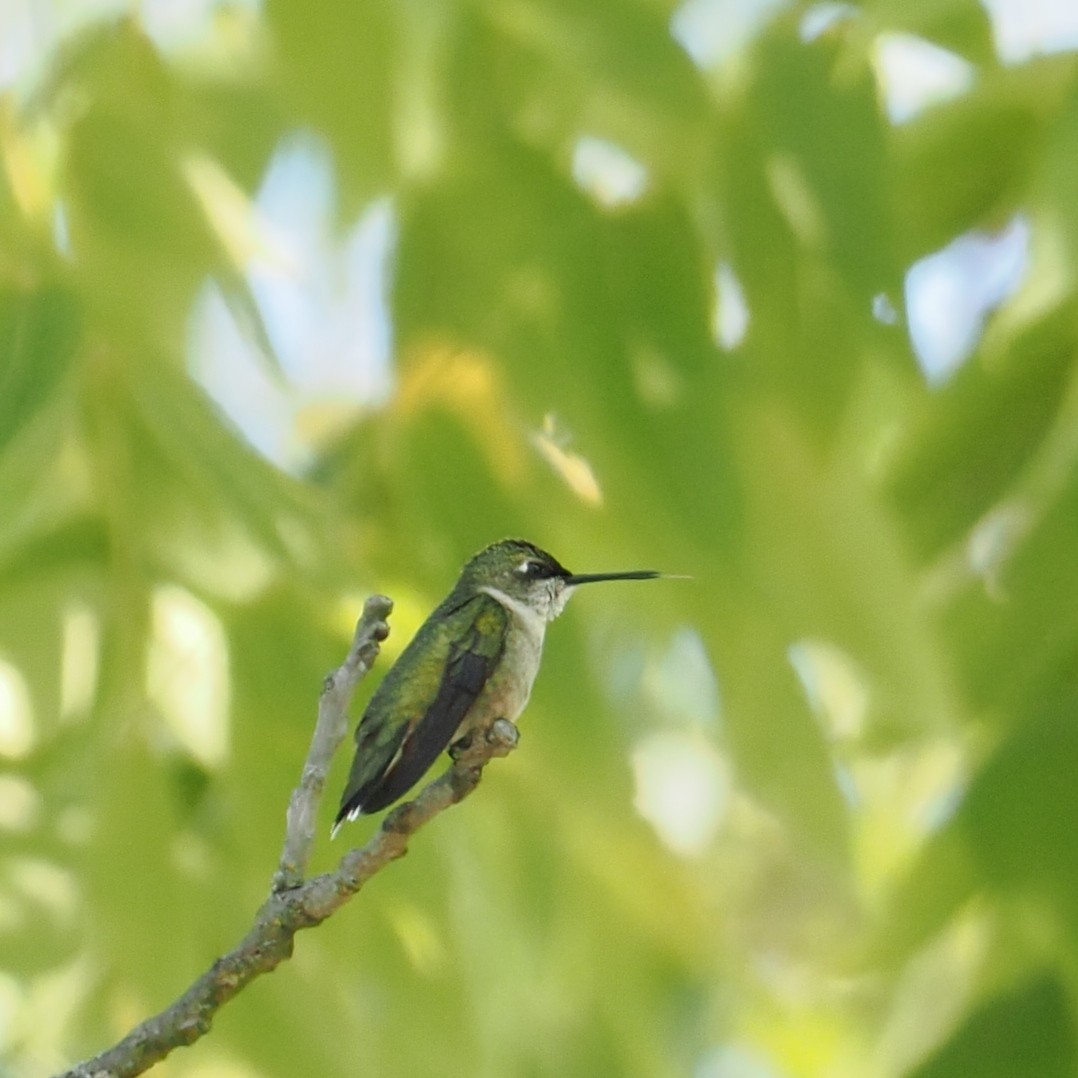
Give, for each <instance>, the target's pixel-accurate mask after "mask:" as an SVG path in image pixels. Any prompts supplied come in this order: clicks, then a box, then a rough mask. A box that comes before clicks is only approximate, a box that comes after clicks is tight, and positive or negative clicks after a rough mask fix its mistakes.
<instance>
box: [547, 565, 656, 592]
mask: <svg viewBox="0 0 1078 1078" xmlns="http://www.w3.org/2000/svg"><path fill="white" fill-rule="evenodd" d="M663 575H664V574H663V573H658V572H656V571H655V570H654V569H633V570H631V571H630V572H627V573H570V574H569V576H567V577H565V578H564V579H565V583H566V584H568V585H569V586H570V587H572V588H575V587H576V586H577V584H594V583H596V581H599V580H657V579H658V578H659V577H661V576H663Z"/></svg>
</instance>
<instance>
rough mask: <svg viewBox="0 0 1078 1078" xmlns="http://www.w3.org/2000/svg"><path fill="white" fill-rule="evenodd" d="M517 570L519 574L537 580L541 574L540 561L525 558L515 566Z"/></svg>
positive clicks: (541, 566)
mask: <svg viewBox="0 0 1078 1078" xmlns="http://www.w3.org/2000/svg"><path fill="white" fill-rule="evenodd" d="M517 572H518V573H520V575H521V576H526V577H531V579H532V580H537V579H538V578H539V577H541V576H542V575H543V565H542V562H538V561H532V559H531V558H527V559H525V560H524V561H522V562H521V563H520V564H519V565H518V566H517Z"/></svg>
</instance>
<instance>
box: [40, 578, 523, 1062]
mask: <svg viewBox="0 0 1078 1078" xmlns="http://www.w3.org/2000/svg"><path fill="white" fill-rule="evenodd" d="M392 607H393V604H392V602H390V600H389V599H387V598H386V597H385V596H382V595H376V596H372V597H371V598H370V599H368V600H367V602H366V604H365V606H364V609H363V616H362V617H361V618H360V620H359V624H358V625H357V626H356V633H355V637H354V639H353V642H352V647H351V649H350V650H349V652H348V657H347V658H346V659H345V661H344V662H343V663H342V664H341V666H340V667H339V668H338V669H337V670H336V671H334V673H332V674H331V675H330V676H329V677H328V678H326V681H325V684H324V685H323V687H322V696H321V699H320V701H319V708H318V722H317V725H316V727H315V732H314V736H313V738H312V740H311V748H310V751H309V753H308V755H307V760H306V763H305V764H304V767H303V774H302V776H301V778H300V782H299V785H298V786H297V787H296V789H295V791H294V792H293V794H292V797H291V800H290V803H289V806H288V822H287V827H286V834H285V842H284V849H283V850H282V853H281V861H280V866H279V867H278V869H277V872H276V873H275V875H274V877H273V883H272V886H271V889H270V894H269V897H268V898H267V899H266V901H265V903H264V904H263V906H262V908H261V909H260V910H259V911H258V913H257V914H256V916H255V921H254V925H253V926H252V927H251V930H250V931H249V932H248V933H247V935H246V936H244V938H243V939H242V940H241V941H240V942H239V944H238V945H237V946H236V947H234V948H233V949H232V950H231V951H229V952H228V953H227V954H225V955H222V956H221V957H220V958H218V959H217V960H216V961H215V962H214V963H213V965H212V966H211V967H210V968H209V969H208V970H207V971H206V972H205V973H203V974H202V976H201V977H199V978H198V980H196V981H195V982H194V984H192V985H191V987H190V988H188V989H187V991H186V992H184V994H183V995H182V996H180V998H179V999H177V1000H176V1002H175V1003H173V1004H172V1005H171V1006H169V1007H166V1008H165V1010H163V1011H161V1012H160V1013H159V1014H156V1015H154V1016H153V1017H152V1018H148V1019H146V1021H144V1022H143V1023H142V1024H141V1025H139V1026H137V1027H136V1028H135V1029H133V1030H132V1031H131V1032H130V1033H129V1034H128V1035H127V1036H126V1037H124V1038H123V1040H121V1041H120V1042H119V1043H118V1044H115V1045H114V1046H113V1047H111V1048H108V1049H106V1050H105V1051H104V1052H102V1053H101V1054H100V1055H97V1056H95V1057H94V1058H93V1059H88V1060H86V1061H84V1062H82V1063H79V1064H77V1065H76V1066H74V1067H72V1068H71V1070H68V1071H65V1072H64V1073H63V1074H62V1075H59V1076H57V1078H130V1076H132V1075H136V1074H142V1073H143V1072H144V1071H146V1070H148V1069H149V1068H150V1067H152V1066H153V1065H154V1064H155V1063H158V1062H160V1061H161V1060H162V1059H164V1058H165V1056H167V1055H168V1054H169V1052H171V1051H172V1050H173V1049H174V1048H178V1047H180V1046H181V1045H185V1044H192V1043H193V1042H194V1041H197V1040H198V1039H199V1038H200V1037H202V1036H204V1035H205V1034H206V1033H208V1032H209V1029H210V1026H211V1025H212V1023H213V1018H214V1016H215V1015H216V1013H217V1011H218V1010H219V1009H220V1008H221V1007H223V1006H224V1004H225V1003H227V1002H228V1001H229V1000H230V999H232V997H233V996H235V995H237V994H238V993H239V992H241V991H242V990H243V989H244V988H245V987H246V986H247V985H248V984H249V983H250V982H251V981H253V980H254V979H255V978H256V977H258V976H261V975H262V974H263V973H269V972H270V971H271V970H273V969H276V968H277V966H278V965H279V964H280V963H281V962H283V961H284V960H285V959H286V958H289V957H291V955H292V948H293V938H294V937H295V934H296V933H297V932H299V931H300V930H301V929H304V928H313V927H314V926H315V925H318V924H321V923H322V922H323V921H324V920H325V919H326V918H327V917H329V916H331V915H332V914H333V913H335V912H336V911H337V910H338V909H340V907H341V906H343V905H344V904H345V903H346V902H347V901H348V900H349V899H350V898H351V897H352V896H353V895H354V894H355V893H356V892H357V891H359V889H360V888H361V887H362V886H363V885H364V884H365V883H366V882H367V880H369V879H370V878H371V877H372V876H373V875H375V873H377V872H379V871H380V870H381V869H382V868H384V867H385V866H386V865H387V864H389V862H390V861H394V860H396V859H397V858H398V857H402V856H403V855H404V854H405V853H406V852H407V849H408V840H409V839H410V838H411V837H412V835H414V834H415V833H416V832H417V831H418V830H419V829H420V828H421V827H422V826H423V825H424V824H425V823H426V822H427V821H428V820H430V819H432V818H433V817H434V816H437V815H438V813H439V812H442V811H444V810H445V809H447V808H448V807H449V806H450V805H452V804H455V803H456V802H457V801H460V800H462V799H463V798H465V797H467V796H468V794H470V793H471V792H472V790H474V789H475V787H476V786H477V785H478V783H479V779H480V777H481V775H482V772H483V768H484V767H485V766H486V765H487V763H488V762H489V761H490V760H491V759H493V758H494V757H495V756H506V755H508V754H509V753H510V752H511V751H512V750H513V749H514V748H515V747H516V744H517V730H516V727H515V726H514V725H513V724H512V723H510V722H506V721H505V720H504V719H498V720H497V722H495V723H494V725H493V726H492V727H491V728H490V729H489V730H486V731H484V732H482V733H481V734H477V735H474V736H473V737H472V738H471V739H470V741H469V742H468V744H467V745H466V746H463V747H460V748H459V749H458V750H457V751H455V752H454V753H453V763H452V765H451V766H450V767H449V769H448V770H447V771H446V772H445V773H444V774H442V775H441V776H439V777H438V778H437V779H435V780H434V781H433V782H430V783H429V784H428V785H427V786H425V787H424V788H423V790H421V791H420V793H419V795H418V796H417V797H416V798H415V799H414V800H412V801H407V802H405V803H404V804H403V805H400V806H398V807H397V808H396V809H394V810H393V811H392V812H390V813H389V814H388V815H387V816H386V817H385V819H384V820H383V821H382V825H381V827H379V829H378V830H377V831H376V832H375V833H374V835H373V837H372V838H371V839H370V841H368V842H367V844H366V845H365V846H361V847H359V848H358V849H353V850H350V851H349V852H348V853H346V854H345V855H344V857H342V858H341V861H340V863H339V864H338V865H337V868H336V869H335V870H334V871H333V872H327V873H324V874H322V875H321V876H315V877H313V878H312V879H309V880H306V881H304V879H303V873H304V871H305V869H306V865H307V859H308V856H309V854H310V849H311V844H312V842H313V839H314V821H315V817H316V815H317V809H318V804H319V801H320V799H321V795H322V790H323V787H324V786H325V779H326V771H327V770H328V768H329V762H330V760H331V759H332V756H333V753H334V751H336V749H337V747H338V746H339V745H340V742H341V740H342V739H343V737H344V734H345V732H346V731H347V721H348V720H347V711H348V705H349V702H350V700H351V697H352V693H353V692H354V690H355V687H356V684H357V683H358V682H359V680H360V678H362V677H363V675H364V674H365V673H366V672H367V671H368V670H369V669H370V666H371V664H372V663H373V662H374V659H375V658H376V657H377V654H378V648H379V643H380V642H381V641H382V640H384V639H385V638H386V636H387V635H388V633H389V626H388V625H387V624H386V620H385V619H386V618H387V617H388V615H389V612H390V611H391V610H392Z"/></svg>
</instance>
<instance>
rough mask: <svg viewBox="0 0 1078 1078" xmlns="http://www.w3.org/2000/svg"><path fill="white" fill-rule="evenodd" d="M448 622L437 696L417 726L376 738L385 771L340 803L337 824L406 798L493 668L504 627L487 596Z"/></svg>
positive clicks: (359, 749) (360, 735)
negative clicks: (448, 634)
mask: <svg viewBox="0 0 1078 1078" xmlns="http://www.w3.org/2000/svg"><path fill="white" fill-rule="evenodd" d="M452 617H453V620H454V621H455V622H457V624H456V625H454V626H453V631H452V634H451V635H452V636H453V637H454V638H455V639H454V640H453V642H452V643H451V644H450V645H449V651H448V656H447V658H446V662H445V667H444V672H443V674H442V678H441V681H440V683H439V685H438V689H437V692H436V693H435V695H434V697H433V699H432V700H431V701H430V704H429V706H427V708H426V709H425V711H424V712H423V714H422V715H421V716H420V717H419V720H418V721H417V722H415V723H414V724H407V725H405V724H402V725H401V727H400V730H399V732H398V733H397V736H395V737H394V738H393V739H392V740H391V741H387V740H386V739H384V738H382V739H380V744H379V746H378V749H379V754H380V755H381V756H382V758H383V759H387V760H388V766H386V767H385V768H384V770H383V769H379V771H378V773H376V774H375V775H373V776H372V777H371V779H370V780H369V781H367V782H366V783H364V784H363V785H362V787H361V788H360V789H358V790H356V791H355V793H354V794H352V795H351V796H350V797H348V798H347V800H346V801H345V802H344V803H342V805H341V810H340V812H339V813H338V815H337V820H338V822H340V821H341V820H343V819H344V818H345V817H346V816H348V815H349V814H350V813H353V812H362V813H371V812H378V811H379V810H380V809H383V808H385V807H386V806H387V805H391V804H392V803H393V802H394V801H396V800H397V799H398V798H400V797H402V796H403V795H404V794H405V793H407V792H408V790H410V789H411V788H412V786H414V785H415V784H416V783H417V782H418V781H419V780H420V779H421V778H422V777H423V775H424V773H425V772H426V771H427V769H428V768H429V767H430V766H431V764H433V763H434V761H435V760H436V759H437V758H438V756H439V755H440V754H441V752H442V751H443V750H444V749H445V748H447V747H448V745H449V744H450V742H451V741H452V740H453V735H454V734H455V733H456V731H457V729H458V728H459V726H460V724H461V723H462V722H463V721H464V719H465V717H466V716H467V714H468V711H469V710H470V709H471V707H472V705H473V704H474V703H475V701H476V700H477V699H478V697H479V694H480V693H481V692H482V691H483V686H484V685H486V683H487V680H488V678H489V677H490V675H491V674H492V673H493V671H494V669H495V667H496V666H497V664H498V660H499V659H500V658H501V656H502V652H503V651H504V650H505V637H506V632H507V630H508V626H509V613H508V611H506V609H505V608H504V607H503V606H502V605H501V603H499V602H498V601H497V600H496V599H493V598H491V597H490V596H488V595H477V596H475V597H474V598H472V599H470V600H468V601H467V602H466V603H464V604H463V605H462V606H461V607H460V608H458V609H457V610H455V611H454V612H453V614H452ZM417 642H418V641H417ZM403 658H404V656H402V659H403ZM394 669H395V668H394ZM391 673H393V671H391ZM387 676H388V675H387ZM364 732H365V731H364V730H363V724H361V725H360V729H359V730H357V746H356V762H357V765H358V764H359V763H360V760H361V758H362V755H363V753H364V748H365V746H364V740H365V738H364ZM398 749H399V751H398Z"/></svg>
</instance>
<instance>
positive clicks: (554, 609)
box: [479, 585, 572, 640]
mask: <svg viewBox="0 0 1078 1078" xmlns="http://www.w3.org/2000/svg"><path fill="white" fill-rule="evenodd" d="M479 590H480V591H482V592H486V594H487V595H489V596H490V597H491V598H492V599H497V600H498V602H499V603H501V604H502V606H504V607H505V609H506V610H508V611H509V612H510V613H511V614H515V615H516V617H517V618H518V619H519V621H520V622H521V624H522V625H523V626H524V627H525V628H526V629H527V631H528V632H529V633H530V634H532V635H533V636H537V637H538V638H539V639H540V640H541V639H542V638H543V636H544V635H545V634H546V623H547V622H548V621H553V620H554V619H555V618H556V617H557V616H558V615H559V614H560V613H561V612H562V611H563V610H564V609H565V604H566V602H568V600H569V594H570V592H571V590H572V589H571V588H562V589H560V591H559V592H558V593H557V594H555V592H554V590H553V589H551V590H550V591H549V592H545V593H543V598H544V599H545V600H546V601H545V603H544V604H543V605H542V606H540V607H535V606H532V605H531V604H530V603H525V602H522V601H521V600H520V599H514V598H513V596H512V595H507V594H506V593H505V592H504V591H502V589H501V588H495V587H490V586H487V585H484V586H483V587H481V588H480V589H479Z"/></svg>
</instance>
